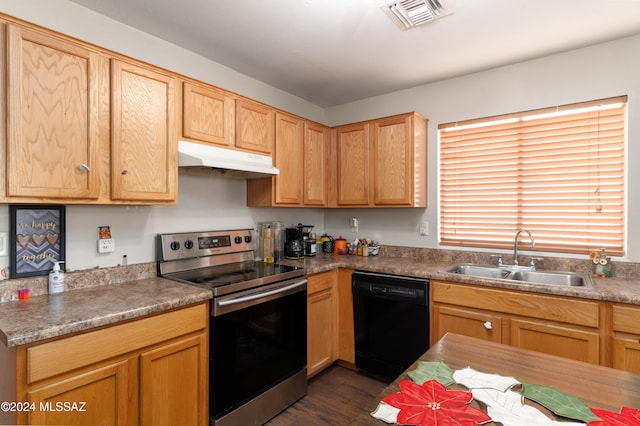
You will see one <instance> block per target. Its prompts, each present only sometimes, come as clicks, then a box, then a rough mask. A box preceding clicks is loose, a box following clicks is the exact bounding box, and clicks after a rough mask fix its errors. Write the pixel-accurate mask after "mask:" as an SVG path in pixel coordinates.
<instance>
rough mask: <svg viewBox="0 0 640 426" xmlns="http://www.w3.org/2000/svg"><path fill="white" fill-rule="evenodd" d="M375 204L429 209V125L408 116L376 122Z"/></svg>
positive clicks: (374, 132) (373, 130)
mask: <svg viewBox="0 0 640 426" xmlns="http://www.w3.org/2000/svg"><path fill="white" fill-rule="evenodd" d="M371 126H372V130H371V135H372V137H373V149H372V153H373V202H374V204H375V205H377V206H413V207H426V206H427V174H426V168H427V121H426V119H425V118H424V117H421V116H420V115H418V114H407V115H401V116H395V117H390V118H387V119H380V120H376V121H374V122H373V123H372V124H371Z"/></svg>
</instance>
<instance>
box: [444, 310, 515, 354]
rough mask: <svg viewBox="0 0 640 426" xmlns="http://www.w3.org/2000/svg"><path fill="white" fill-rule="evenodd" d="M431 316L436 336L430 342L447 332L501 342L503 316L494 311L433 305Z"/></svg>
mask: <svg viewBox="0 0 640 426" xmlns="http://www.w3.org/2000/svg"><path fill="white" fill-rule="evenodd" d="M432 316H433V317H434V321H433V322H434V324H435V325H436V330H433V331H432V335H433V333H434V332H435V335H436V337H435V338H434V339H432V344H433V343H434V342H435V341H437V340H439V339H440V338H441V337H442V336H444V335H445V334H447V333H456V334H463V335H465V336H469V337H475V338H477V339H483V340H489V341H491V342H496V343H501V342H502V322H503V318H502V317H501V316H500V315H499V314H496V313H491V312H484V311H479V310H474V309H472V308H461V307H457V306H442V305H436V304H434V306H433V312H432Z"/></svg>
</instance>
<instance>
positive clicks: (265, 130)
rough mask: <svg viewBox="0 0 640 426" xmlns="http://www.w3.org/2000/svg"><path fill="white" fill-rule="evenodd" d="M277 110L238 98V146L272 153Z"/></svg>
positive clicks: (266, 153) (260, 152) (265, 153)
mask: <svg viewBox="0 0 640 426" xmlns="http://www.w3.org/2000/svg"><path fill="white" fill-rule="evenodd" d="M274 127H275V110H273V109H271V108H269V107H268V106H266V105H263V104H260V103H258V102H254V101H250V100H248V99H245V98H238V99H236V147H237V148H241V149H246V150H248V151H254V152H257V153H259V154H264V155H271V153H272V151H273V145H274V140H275V131H274Z"/></svg>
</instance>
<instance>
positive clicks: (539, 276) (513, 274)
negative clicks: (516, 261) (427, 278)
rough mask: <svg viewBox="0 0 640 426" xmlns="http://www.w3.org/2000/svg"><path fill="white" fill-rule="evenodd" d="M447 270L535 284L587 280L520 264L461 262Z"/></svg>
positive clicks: (577, 283)
mask: <svg viewBox="0 0 640 426" xmlns="http://www.w3.org/2000/svg"><path fill="white" fill-rule="evenodd" d="M445 272H448V273H450V274H460V275H470V276H474V277H481V278H497V279H506V280H513V281H523V282H529V283H535V284H548V285H559V286H567V287H583V286H585V285H586V282H587V280H586V279H585V277H584V276H583V275H581V274H578V273H575V272H565V271H544V270H539V271H537V270H532V269H526V267H525V268H523V267H518V266H511V267H510V266H508V265H505V266H491V265H476V264H474V263H460V264H457V265H453V266H451V267H449V269H447V270H446V271H445Z"/></svg>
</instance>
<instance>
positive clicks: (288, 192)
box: [273, 112, 304, 204]
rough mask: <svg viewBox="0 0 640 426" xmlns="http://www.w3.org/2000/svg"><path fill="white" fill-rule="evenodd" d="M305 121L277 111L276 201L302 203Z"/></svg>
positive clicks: (277, 202) (279, 202)
mask: <svg viewBox="0 0 640 426" xmlns="http://www.w3.org/2000/svg"><path fill="white" fill-rule="evenodd" d="M303 128H304V126H303V123H302V120H301V119H300V118H297V117H294V116H292V115H288V114H283V113H280V112H278V113H276V149H275V151H276V152H275V166H276V167H277V168H278V169H280V174H279V175H277V176H275V177H274V178H273V179H274V180H275V187H274V190H275V203H276V204H300V203H302V176H303V175H302V173H303V165H304V164H303V142H302V131H303Z"/></svg>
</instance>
